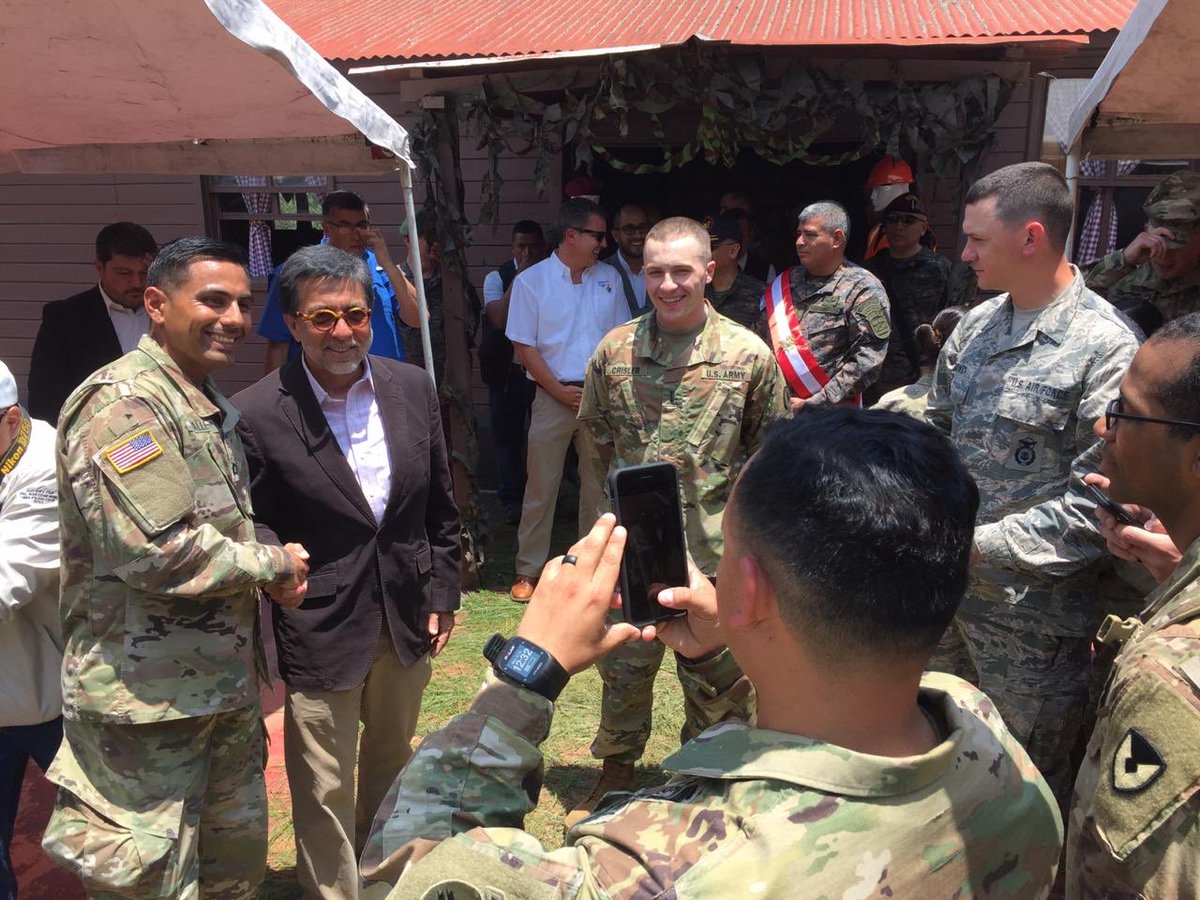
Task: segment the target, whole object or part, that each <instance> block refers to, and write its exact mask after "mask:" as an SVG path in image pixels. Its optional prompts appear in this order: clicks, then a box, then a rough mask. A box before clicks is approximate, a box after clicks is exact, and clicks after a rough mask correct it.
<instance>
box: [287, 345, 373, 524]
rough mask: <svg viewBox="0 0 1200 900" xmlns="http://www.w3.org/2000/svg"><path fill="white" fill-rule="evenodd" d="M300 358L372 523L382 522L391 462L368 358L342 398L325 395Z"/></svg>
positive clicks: (306, 362)
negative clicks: (362, 497) (360, 373)
mask: <svg viewBox="0 0 1200 900" xmlns="http://www.w3.org/2000/svg"><path fill="white" fill-rule="evenodd" d="M300 359H301V364H302V365H303V366H304V374H305V375H307V376H308V383H309V384H310V385H312V389H313V394H314V395H315V396H316V398H317V404H318V405H319V406H320V407H321V412H322V413H324V414H325V421H326V422H328V423H329V430H330V431H332V432H333V436H334V437H335V438H337V442H338V447H340V448H341V451H342V454H343V455H344V456H345V457H346V462H348V463H349V464H350V471H352V472H353V473H354V477H355V479H356V480H357V481H358V486H359V488H361V489H362V492H363V496H364V497H366V498H367V503H368V505H370V507H371V512H372V514H374V516H375V524H377V525H378V524H380V523H381V522H383V513H384V511H385V510H386V509H387V501H388V494H390V493H391V490H392V463H391V460H390V459H388V449H387V440H386V439H385V438H384V431H383V418H382V417H381V416H380V415H379V404H378V403H377V402H376V400H375V381H374V379H372V377H371V363H370V360H367V361H366V363H365V364H364V366H363V375H362V377H361V378H359V379H358V381H356V382H354V384H352V385H351V386H350V390H349V391H347V392H346V396H345V398H344V399H339V398H337V397H331V396H329V393H328V392H327V391H326V390H325V388H323V387H321V385H320V383H319V382H318V381H317V379H316V378H314V377H313V373H312V371H311V370H310V369H309V368H308V360H306V359H304V357H303V355H301V358H300Z"/></svg>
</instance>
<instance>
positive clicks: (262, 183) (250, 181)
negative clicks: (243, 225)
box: [234, 175, 274, 278]
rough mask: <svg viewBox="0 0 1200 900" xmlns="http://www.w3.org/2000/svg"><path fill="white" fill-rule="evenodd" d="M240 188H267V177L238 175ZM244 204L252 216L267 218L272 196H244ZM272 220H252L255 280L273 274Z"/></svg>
mask: <svg viewBox="0 0 1200 900" xmlns="http://www.w3.org/2000/svg"><path fill="white" fill-rule="evenodd" d="M234 178H235V180H236V181H237V183H238V185H239V186H240V187H259V188H262V187H266V186H267V177H266V176H265V175H236V176H234ZM242 202H243V203H245V204H246V212H248V213H250V215H252V216H253V215H261V216H264V217H265V216H267V215H269V214H270V212H271V195H270V194H265V193H263V194H259V193H253V194H242ZM273 268H274V266H272V265H271V220H270V219H268V218H262V219H251V220H250V274H251V275H252V276H254V277H255V278H266V277H267V276H268V275H270V274H271V270H272V269H273Z"/></svg>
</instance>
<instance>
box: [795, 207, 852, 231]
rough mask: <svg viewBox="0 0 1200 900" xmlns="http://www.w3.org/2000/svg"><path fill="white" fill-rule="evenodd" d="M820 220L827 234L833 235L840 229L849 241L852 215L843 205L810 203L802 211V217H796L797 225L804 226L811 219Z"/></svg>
mask: <svg viewBox="0 0 1200 900" xmlns="http://www.w3.org/2000/svg"><path fill="white" fill-rule="evenodd" d="M818 218H819V219H821V221H822V223H823V225H824V228H825V233H826V234H833V233H834V232H835V231H837V230H838V229H839V228H840V229H841V230H842V236H843V237H845V238H846V239H847V240H849V238H850V214H849V213H847V212H846V207H844V206H842V204H840V203H834V202H833V201H832V200H822V201H821V202H820V203H810V204H808V206H806V207H804V209H802V210H800V215H799V216H797V217H796V224H798V225H803V224H804V223H805V222H807V221H808V220H809V219H818Z"/></svg>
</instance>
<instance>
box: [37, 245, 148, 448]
mask: <svg viewBox="0 0 1200 900" xmlns="http://www.w3.org/2000/svg"><path fill="white" fill-rule="evenodd" d="M157 253H158V246H157V245H156V244H155V243H154V237H153V236H152V235H151V234H150V232H149V231H147V230H146V229H145V228H143V227H142V226H141V225H135V224H134V223H133V222H114V223H113V224H112V225H106V226H105V227H104V228H102V229H100V233H99V234H98V235H96V275H97V284H96V286H95V287H93V288H88V289H87V290H86V291H83V292H82V293H79V294H75V295H74V296H72V297H67V298H66V299H65V300H54V301H52V302H50V303H47V304H46V305H45V306H44V307H42V324H41V327H39V328H38V333H37V338H35V339H34V343H33V357H32V359H30V361H29V414H30V415H31V416H33V417H34V418H35V419H42V420H43V421H46V422H49V423H51V424H52V425H53V424H54V423H56V422H57V421H58V411H59V410H60V409H62V405H63V401H65V400H66V399H67V397H68V396H69V395H70V393H71V391H73V390H75V388H77V387H79V385H81V384H82V383H83V380H84V379H85V378H87V377H88V376H89V375H91V374H92V373H93V372H95V371H96V370H97V369H99V368H100V367H101V366H105V365H108V364H109V363H110V362H112V361H113V360H114V359H116V358H117V357H118V356H121V355H122V354H125V353H128V352H129V351H130V350H132V349H133V348H134V347H136V346H137V342H138V341H139V340H140V339H141V337H142V335H143V334H146V333H147V332H149V330H150V320H149V318H147V316H146V310H145V308H144V307H143V306H142V295H143V294H144V293H145V291H146V271H147V270H148V269H149V268H150V263H151V262H153V260H154V257H155V255H156V254H157Z"/></svg>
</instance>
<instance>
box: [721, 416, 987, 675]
mask: <svg viewBox="0 0 1200 900" xmlns="http://www.w3.org/2000/svg"><path fill="white" fill-rule="evenodd" d="M978 509H979V491H978V490H977V489H976V487H975V482H974V481H972V480H971V476H970V475H969V474H968V473H967V470H966V467H965V466H964V465H963V463H962V460H961V459H959V456H958V453H957V452H956V451H955V449H954V447H953V445H951V443H950V441H949V440H947V439H946V438H945V437H943V436H942V435H941V434H939V433H938V432H937V431H935V430H934V429H933V428H931V427H930V426H928V425H926V424H925V423H923V422H918V421H917V420H915V419H912V418H910V417H908V416H904V415H900V414H898V413H890V412H882V411H878V410H865V411H864V410H854V409H847V408H844V407H832V408H830V407H809V408H807V409H804V410H802V411H801V412H800V413H799V414H798V415H797V416H796V417H795V418H794V419H792V420H791V421H782V422H779V423H778V424H776V425H774V426H773V427H772V429H771V430H770V431H769V432H768V434H767V438H766V440H765V441H764V442H763V445H762V446H761V447H760V448H759V450H758V452H757V453H756V454H755V455H754V457H753V458H752V459H751V460H750V462H749V464H748V465H747V466H746V468H745V469H744V470H743V471H742V475H741V478H740V479H739V480H738V482H737V485H736V487H735V488H734V494H733V504H732V505H731V507H730V511H729V512H728V513H727V515H731V516H732V517H733V521H732V522H731V527H732V528H734V529H735V533H736V534H737V535H738V536H739V539H740V541H741V544H742V546H743V547H745V548H747V551H748V554H749V555H751V556H753V557H754V558H755V559H756V560H757V561H758V562H759V564H760V566H761V567H762V570H763V573H764V575H765V577H766V578H767V580H768V582H769V583H770V585H771V588H772V590H773V591H774V593H775V595H776V597H777V598H778V601H779V610H780V615H781V617H782V618H783V621H784V623H785V624H786V626H787V628H788V630H789V631H790V632H791V634H792V635H793V636H794V637H795V638H796V640H797V641H799V642H801V643H802V644H803V645H804V646H805V647H807V648H809V649H810V650H811V651H812V652H814V653H815V654H817V656H818V658H821V659H823V660H828V661H829V662H830V663H831V664H833V665H838V664H839V662H841V663H845V664H847V665H854V664H856V663H857V662H858V661H867V662H869V661H873V660H877V659H881V658H888V659H912V658H915V657H917V656H922V655H927V654H928V653H930V652H932V650H933V648H934V646H935V645H936V644H937V642H938V640H939V639H940V638H941V636H942V633H943V632H944V631H945V629H946V627H947V626H948V625H949V624H950V620H951V619H952V618H953V617H954V613H955V611H956V610H957V609H958V604H959V602H960V601H961V600H962V597H963V595H964V594H965V592H966V589H967V577H968V568H969V562H970V553H971V542H972V540H973V536H974V528H975V515H976V512H977V511H978Z"/></svg>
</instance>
